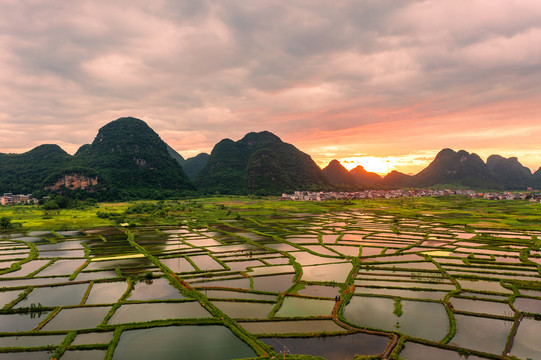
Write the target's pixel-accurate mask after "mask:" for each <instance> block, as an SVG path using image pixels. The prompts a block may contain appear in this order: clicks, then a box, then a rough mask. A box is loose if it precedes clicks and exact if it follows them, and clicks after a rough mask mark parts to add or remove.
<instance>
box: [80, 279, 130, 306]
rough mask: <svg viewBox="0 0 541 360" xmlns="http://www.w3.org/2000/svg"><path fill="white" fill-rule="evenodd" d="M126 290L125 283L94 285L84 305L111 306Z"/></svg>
mask: <svg viewBox="0 0 541 360" xmlns="http://www.w3.org/2000/svg"><path fill="white" fill-rule="evenodd" d="M126 290H128V283H126V282H107V283H94V285H93V286H92V289H91V290H90V294H89V295H88V298H87V299H86V302H85V304H86V305H89V304H112V303H116V302H117V301H118V299H119V298H120V297H121V296H122V294H124V293H125V292H126Z"/></svg>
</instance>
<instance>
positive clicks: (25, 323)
mask: <svg viewBox="0 0 541 360" xmlns="http://www.w3.org/2000/svg"><path fill="white" fill-rule="evenodd" d="M47 315H49V311H43V312H33V313H30V314H0V332H17V331H30V330H32V329H34V328H35V327H36V326H38V325H39V323H40V322H42V321H43V320H44V319H45V318H46V317H47Z"/></svg>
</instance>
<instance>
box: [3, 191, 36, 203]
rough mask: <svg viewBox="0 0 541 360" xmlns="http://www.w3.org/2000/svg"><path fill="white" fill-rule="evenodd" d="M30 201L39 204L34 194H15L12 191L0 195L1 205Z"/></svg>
mask: <svg viewBox="0 0 541 360" xmlns="http://www.w3.org/2000/svg"><path fill="white" fill-rule="evenodd" d="M29 203H32V204H37V203H38V199H36V198H33V197H32V194H26V195H22V194H19V195H13V194H12V193H4V195H3V196H1V197H0V204H1V205H14V204H29Z"/></svg>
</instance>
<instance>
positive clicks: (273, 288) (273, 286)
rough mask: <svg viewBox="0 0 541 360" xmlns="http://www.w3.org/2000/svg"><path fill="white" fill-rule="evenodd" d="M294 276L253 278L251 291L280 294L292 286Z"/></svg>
mask: <svg viewBox="0 0 541 360" xmlns="http://www.w3.org/2000/svg"><path fill="white" fill-rule="evenodd" d="M294 278H295V274H285V275H271V276H258V277H253V278H252V282H253V290H259V291H268V292H277V293H281V292H284V291H286V290H288V289H289V288H290V287H291V286H292V285H293V279H294Z"/></svg>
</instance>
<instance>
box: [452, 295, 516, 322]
mask: <svg viewBox="0 0 541 360" xmlns="http://www.w3.org/2000/svg"><path fill="white" fill-rule="evenodd" d="M449 300H450V302H451V304H452V305H453V307H454V308H455V310H458V311H467V312H472V313H479V314H490V315H496V316H509V317H513V316H515V312H514V311H513V309H511V307H510V306H509V304H507V303H501V302H494V301H484V300H473V299H464V298H455V297H453V298H450V299H449Z"/></svg>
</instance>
